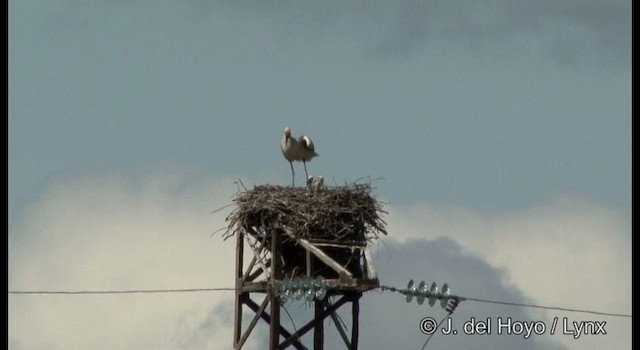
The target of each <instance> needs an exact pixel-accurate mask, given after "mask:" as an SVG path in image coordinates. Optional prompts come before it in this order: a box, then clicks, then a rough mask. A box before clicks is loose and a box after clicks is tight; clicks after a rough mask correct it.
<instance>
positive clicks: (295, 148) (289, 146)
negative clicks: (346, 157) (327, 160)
mask: <svg viewBox="0 0 640 350" xmlns="http://www.w3.org/2000/svg"><path fill="white" fill-rule="evenodd" d="M280 148H281V149H282V155H284V158H285V159H286V160H288V161H289V165H290V166H291V185H292V186H295V171H294V170H293V162H294V161H299V162H302V164H303V165H304V174H305V175H306V177H307V178H308V177H309V175H308V174H307V162H309V161H311V159H313V157H317V156H318V153H316V152H315V147H314V145H313V141H311V138H309V136H307V135H304V134H303V135H300V136H298V137H297V138H295V137H292V136H291V129H289V127H286V128H284V136H283V137H282V143H281V144H280Z"/></svg>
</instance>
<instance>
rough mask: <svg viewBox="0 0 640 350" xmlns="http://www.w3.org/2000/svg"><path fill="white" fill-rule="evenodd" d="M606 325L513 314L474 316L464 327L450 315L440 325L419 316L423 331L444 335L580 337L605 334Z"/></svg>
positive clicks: (431, 319)
mask: <svg viewBox="0 0 640 350" xmlns="http://www.w3.org/2000/svg"><path fill="white" fill-rule="evenodd" d="M606 325H607V322H606V321H584V320H581V321H574V320H570V319H569V318H568V317H562V318H558V317H554V318H553V320H552V321H551V322H544V321H519V320H514V319H513V318H511V317H495V318H492V317H487V318H484V319H476V318H475V317H471V318H470V319H469V320H466V321H465V322H464V323H463V324H462V327H456V325H455V324H454V322H453V321H452V318H451V317H447V318H446V319H445V320H444V321H443V323H442V324H441V325H440V326H439V325H438V322H437V321H436V320H435V319H433V318H431V317H425V318H423V319H422V320H420V331H421V332H422V333H424V334H428V335H430V334H433V333H436V332H440V333H442V334H444V335H456V334H466V335H489V334H497V335H520V336H522V337H524V338H525V339H529V338H531V337H532V336H536V335H543V334H549V335H554V334H562V335H566V336H571V337H573V338H574V339H578V338H580V337H582V336H585V335H606V334H607V331H606V328H605V327H606Z"/></svg>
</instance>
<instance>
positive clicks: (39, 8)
mask: <svg viewBox="0 0 640 350" xmlns="http://www.w3.org/2000/svg"><path fill="white" fill-rule="evenodd" d="M8 14H9V16H8V20H9V33H8V34H9V36H8V39H9V51H8V72H9V82H8V87H9V89H8V101H9V106H8V116H9V118H8V126H9V132H8V136H9V143H8V157H9V166H8V192H9V197H8V217H9V227H8V263H9V266H8V284H9V289H10V290H127V289H176V288H211V287H232V286H233V269H234V263H235V257H234V255H233V254H234V251H233V247H234V242H233V241H232V240H226V241H224V240H223V239H222V237H221V235H220V234H219V233H218V234H213V235H212V233H213V232H214V231H217V230H219V229H221V228H225V227H226V225H227V223H226V222H225V217H226V215H227V214H228V213H229V211H230V210H232V208H227V209H225V210H226V211H225V210H222V211H220V212H216V213H213V214H212V213H211V212H212V211H214V210H215V209H218V208H220V207H223V206H225V205H227V204H229V203H231V201H232V199H233V198H234V196H235V195H236V194H237V184H236V182H237V181H238V180H239V179H240V180H241V181H242V182H243V183H244V184H245V186H248V187H251V186H255V185H261V184H275V185H289V184H290V181H291V172H290V168H289V165H288V164H287V162H286V160H284V158H283V157H282V154H281V152H280V150H279V149H278V145H279V143H280V139H281V137H282V132H283V129H284V127H285V126H289V127H290V128H291V129H292V132H293V134H294V135H298V134H300V133H307V134H308V135H309V136H310V137H311V138H312V139H313V140H314V143H315V146H316V151H317V152H318V153H319V156H318V157H317V158H315V159H313V161H312V162H310V163H309V164H308V165H307V168H308V170H309V172H310V174H312V175H322V176H324V178H325V179H326V181H325V184H327V185H331V186H335V185H342V184H345V183H350V182H353V181H357V180H358V179H363V178H365V179H374V182H373V184H374V186H375V190H374V195H375V196H376V197H377V198H378V199H379V200H380V201H382V202H384V208H385V210H386V211H387V212H388V214H386V215H385V220H386V221H387V223H388V226H387V229H388V231H389V235H388V236H386V237H383V238H382V239H381V240H380V241H378V242H376V243H373V245H372V246H371V250H372V252H373V256H374V259H375V261H376V269H377V270H378V271H379V277H380V280H381V284H384V285H388V286H396V287H404V286H406V284H407V282H408V281H409V279H414V280H417V281H418V280H425V281H426V282H428V283H430V282H432V281H435V282H436V283H438V284H439V285H442V284H443V283H448V284H449V285H450V286H451V288H452V292H453V293H454V294H458V295H461V296H467V297H473V298H479V299H492V300H502V301H509V302H516V303H529V304H540V305H550V306H560V307H564V308H575V309H589V310H595V311H602V312H610V313H622V314H631V244H630V243H631V2H630V1H619V0H616V1H607V2H602V1H592V0H583V1H576V0H555V1H536V2H530V3H526V2H517V1H511V2H509V1H491V0H483V1H458V2H450V1H420V0H392V1H373V2H366V3H365V2H362V1H351V2H344V1H333V0H330V1H324V2H312V1H299V2H264V1H244V2H236V1H202V0H186V1H175V0H160V1H148V0H101V1H93V2H90V3H87V2H82V1H75V0H66V1H62V0H56V1H43V0H29V1H10V2H9V13H8ZM295 166H296V184H298V185H299V184H302V183H303V181H304V179H303V175H301V174H303V168H302V166H300V165H299V164H295ZM365 181H367V180H365ZM8 307H9V312H8V320H9V326H8V330H9V348H10V349H16V350H21V349H86V348H108V349H130V348H157V349H178V348H179V349H201V348H216V349H230V348H232V333H233V311H232V310H233V293H232V292H215V293H212V292H209V293H204V292H202V293H185V294H153V295H147V294H142V295H99V296H97V295H81V296H52V295H14V294H11V295H9V296H8ZM289 308H290V311H291V313H292V316H293V319H294V321H296V320H297V322H294V323H296V324H302V323H303V320H304V317H305V316H306V314H305V312H308V311H309V310H305V308H304V307H303V306H296V305H292V306H290V307H289ZM444 316H445V313H444V311H442V310H441V309H438V308H429V307H428V306H424V305H423V306H418V305H417V304H415V303H414V304H407V303H406V302H405V301H404V298H403V297H402V296H401V295H398V294H393V293H390V292H384V293H383V292H379V291H371V292H368V293H366V294H365V295H364V296H363V298H362V301H361V323H360V346H361V348H365V349H386V348H392V347H393V348H403V349H405V348H406V349H419V348H420V347H421V346H422V344H423V343H424V341H425V340H426V337H425V335H424V334H422V333H421V332H420V331H419V328H418V325H419V322H420V320H421V319H423V318H424V317H434V318H436V319H440V318H442V317H444ZM472 317H474V318H476V319H487V318H490V319H492V320H494V322H496V320H497V318H498V317H503V318H504V317H511V318H512V319H513V320H520V321H527V322H543V323H545V324H546V325H547V326H549V325H550V324H551V321H552V320H553V319H554V317H557V318H559V319H560V320H562V319H563V318H567V320H568V321H569V323H571V322H572V321H576V322H579V321H598V322H606V328H605V329H606V332H607V334H606V335H585V336H582V337H580V338H578V339H574V337H572V336H570V335H562V334H556V335H553V336H551V335H549V334H548V332H547V334H543V335H534V336H532V337H531V338H529V339H525V338H524V337H522V336H521V335H520V336H513V335H512V336H507V335H504V334H497V333H496V332H495V331H494V332H493V334H490V335H486V336H480V335H456V336H444V335H437V336H434V337H433V338H432V339H431V340H430V342H429V346H428V348H430V349H448V348H468V347H472V346H473V347H474V348H523V349H582V348H604V347H607V348H618V349H625V348H631V322H630V319H629V318H619V317H609V316H601V315H593V314H583V313H572V312H564V311H562V312H560V311H550V310H541V309H533V308H523V307H513V306H501V305H495V304H486V303H478V302H472V301H467V302H463V303H462V304H461V305H460V306H459V308H458V309H457V310H456V312H455V313H454V314H453V315H452V322H453V323H454V325H457V326H461V325H462V324H463V323H464V322H465V321H468V320H470V319H471V318H472ZM264 327H265V326H264V325H262V326H261V328H260V327H259V328H258V329H257V330H256V333H255V334H253V335H252V336H251V337H250V338H249V341H248V343H247V346H246V348H248V349H260V348H263V347H264V346H265V344H266V342H267V341H268V336H267V332H266V328H264ZM328 329H329V330H328V332H334V333H332V334H334V335H335V328H334V327H332V325H329V327H328ZM331 329H333V331H332V330H331ZM335 338H336V337H333V338H331V339H328V340H327V343H326V344H327V346H332V347H337V346H338V345H339V344H340V343H339V341H340V340H339V339H337V340H336V339H335ZM305 341H307V342H308V340H305Z"/></svg>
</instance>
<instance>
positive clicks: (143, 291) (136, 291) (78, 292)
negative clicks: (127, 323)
mask: <svg viewBox="0 0 640 350" xmlns="http://www.w3.org/2000/svg"><path fill="white" fill-rule="evenodd" d="M219 291H235V288H187V289H133V290H10V291H8V293H9V294H62V295H81V294H151V293H194V292H219Z"/></svg>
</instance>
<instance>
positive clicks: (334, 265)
mask: <svg viewBox="0 0 640 350" xmlns="http://www.w3.org/2000/svg"><path fill="white" fill-rule="evenodd" d="M298 244H300V245H301V246H302V247H303V248H304V249H306V250H308V251H310V252H311V253H312V254H313V255H315V256H316V257H318V259H320V261H322V262H323V263H325V264H327V266H329V267H330V268H332V269H334V270H335V271H336V272H337V273H338V274H339V275H340V276H344V278H345V279H346V281H347V282H348V283H349V282H351V281H352V280H353V275H352V274H351V272H349V270H347V269H345V268H344V267H342V265H340V264H338V263H337V262H336V261H335V260H333V259H331V257H329V256H328V255H327V254H325V253H324V252H323V251H322V250H320V248H318V247H316V246H314V245H313V244H311V243H309V241H307V240H306V239H304V238H300V239H299V240H298Z"/></svg>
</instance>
